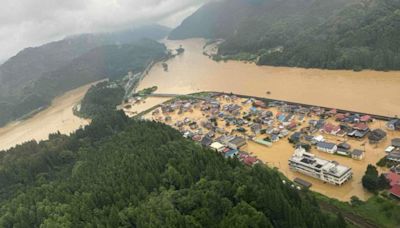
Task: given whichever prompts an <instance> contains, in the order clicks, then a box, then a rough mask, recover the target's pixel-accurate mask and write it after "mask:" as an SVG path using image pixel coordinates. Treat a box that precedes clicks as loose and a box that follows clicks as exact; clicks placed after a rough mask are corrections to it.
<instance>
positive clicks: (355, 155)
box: [351, 149, 365, 160]
mask: <svg viewBox="0 0 400 228" xmlns="http://www.w3.org/2000/svg"><path fill="white" fill-rule="evenodd" d="M364 154H365V153H364V151H362V150H358V149H354V150H353V151H352V152H351V157H352V158H353V159H355V160H362V159H363V158H364Z"/></svg>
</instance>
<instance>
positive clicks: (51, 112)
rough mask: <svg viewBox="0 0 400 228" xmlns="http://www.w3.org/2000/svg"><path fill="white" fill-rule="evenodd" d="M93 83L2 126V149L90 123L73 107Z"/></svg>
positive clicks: (0, 145) (0, 140)
mask: <svg viewBox="0 0 400 228" xmlns="http://www.w3.org/2000/svg"><path fill="white" fill-rule="evenodd" d="M91 85H92V84H89V85H85V86H82V87H79V88H77V89H74V90H71V91H69V92H67V93H65V94H64V95H62V96H60V97H57V98H56V99H54V101H53V102H52V104H51V106H49V107H48V108H47V109H45V110H43V111H41V112H39V113H38V114H36V115H34V116H33V117H31V118H29V119H26V120H22V121H17V122H12V123H10V124H8V125H7V126H5V127H2V128H0V150H5V149H8V148H10V147H13V146H15V145H17V144H21V143H23V142H26V141H30V140H33V139H34V140H37V141H38V140H45V139H48V136H49V134H50V133H54V132H57V131H60V132H61V133H63V134H69V133H71V132H73V131H75V130H76V129H78V128H79V127H81V126H84V125H87V124H89V122H90V121H89V120H85V119H81V118H79V117H77V116H75V115H74V114H73V111H72V109H73V107H74V106H75V105H76V104H78V103H79V102H80V101H81V99H82V98H83V97H84V95H85V93H86V91H87V90H88V89H89V88H90V86H91Z"/></svg>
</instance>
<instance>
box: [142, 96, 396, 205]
mask: <svg viewBox="0 0 400 228" xmlns="http://www.w3.org/2000/svg"><path fill="white" fill-rule="evenodd" d="M156 107H157V108H155V109H153V110H152V111H151V112H148V113H147V114H145V115H144V116H143V117H142V118H144V119H147V120H153V121H158V122H162V123H165V124H168V125H170V126H172V127H174V128H176V129H178V130H179V131H180V132H181V133H182V135H183V136H184V137H186V138H188V139H191V140H193V141H195V142H198V143H199V144H201V145H202V146H204V147H208V148H211V149H212V150H215V151H216V152H218V153H221V154H222V155H223V156H225V157H226V158H233V157H237V158H238V159H239V160H240V161H242V162H243V163H245V164H246V165H249V166H252V165H255V164H257V163H265V164H267V165H269V166H271V167H275V168H278V169H279V170H280V171H281V172H282V173H284V174H285V176H287V177H288V178H290V179H292V180H293V181H294V183H296V187H297V188H298V189H301V188H311V189H313V190H315V191H317V192H320V193H323V194H326V195H328V196H331V197H334V198H338V199H340V200H348V199H349V198H350V197H351V196H353V195H356V196H357V197H359V198H361V199H367V198H368V197H369V196H370V194H369V193H368V192H366V191H365V190H364V189H363V188H362V185H361V178H362V176H363V175H364V172H365V169H366V167H367V165H368V164H373V165H375V164H376V163H377V162H378V161H379V160H381V159H382V158H384V157H385V156H386V159H387V160H390V161H391V162H392V163H393V164H394V166H393V167H392V169H386V168H379V169H380V172H385V173H387V176H388V178H390V181H391V184H392V189H390V193H391V194H393V195H394V196H397V197H400V185H399V183H400V182H399V181H398V180H400V178H399V176H398V175H399V174H398V173H396V170H399V171H400V169H399V168H397V169H396V163H397V162H400V120H398V119H391V120H389V121H386V120H381V119H375V118H374V117H373V116H371V115H365V114H364V115H361V114H357V113H350V112H348V113H343V112H341V111H338V110H336V109H324V108H321V107H311V106H302V105H295V104H287V103H285V102H281V101H269V102H266V101H262V100H259V99H255V98H252V97H242V96H237V95H231V94H219V93H215V94H211V95H209V96H207V97H206V98H200V97H199V98H182V99H180V98H176V99H172V100H171V101H168V102H165V103H163V104H162V105H159V106H156ZM337 188H342V189H343V191H340V192H341V193H338V191H336V190H337ZM338 194H339V195H338Z"/></svg>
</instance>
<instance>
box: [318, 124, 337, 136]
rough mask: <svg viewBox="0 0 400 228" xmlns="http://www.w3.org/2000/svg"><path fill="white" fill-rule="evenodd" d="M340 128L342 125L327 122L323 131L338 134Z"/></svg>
mask: <svg viewBox="0 0 400 228" xmlns="http://www.w3.org/2000/svg"><path fill="white" fill-rule="evenodd" d="M340 130H341V129H340V126H336V125H333V124H331V123H326V124H325V125H324V127H323V129H322V131H323V132H325V133H326V134H331V135H336V134H337V133H339V131H340Z"/></svg>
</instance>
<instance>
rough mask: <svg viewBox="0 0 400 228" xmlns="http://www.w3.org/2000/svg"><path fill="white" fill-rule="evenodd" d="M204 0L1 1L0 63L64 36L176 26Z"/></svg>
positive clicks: (204, 0)
mask: <svg viewBox="0 0 400 228" xmlns="http://www.w3.org/2000/svg"><path fill="white" fill-rule="evenodd" d="M206 1H207V0H1V8H0V47H1V49H0V63H1V62H3V61H5V60H6V59H8V58H9V57H11V56H13V55H15V54H16V53H17V52H18V51H20V50H21V49H23V48H25V47H30V46H38V45H41V44H44V43H46V42H49V41H53V40H58V39H62V38H64V37H65V36H68V35H72V34H79V33H86V32H101V31H110V30H117V29H123V28H128V27H130V26H132V25H135V24H140V23H148V22H158V23H160V24H163V25H167V26H169V27H174V26H176V25H178V24H179V23H180V22H181V21H182V20H183V19H184V18H185V17H187V16H189V15H190V14H192V13H193V12H194V11H195V10H196V9H198V8H199V7H200V6H201V5H202V4H204V2H206Z"/></svg>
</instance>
